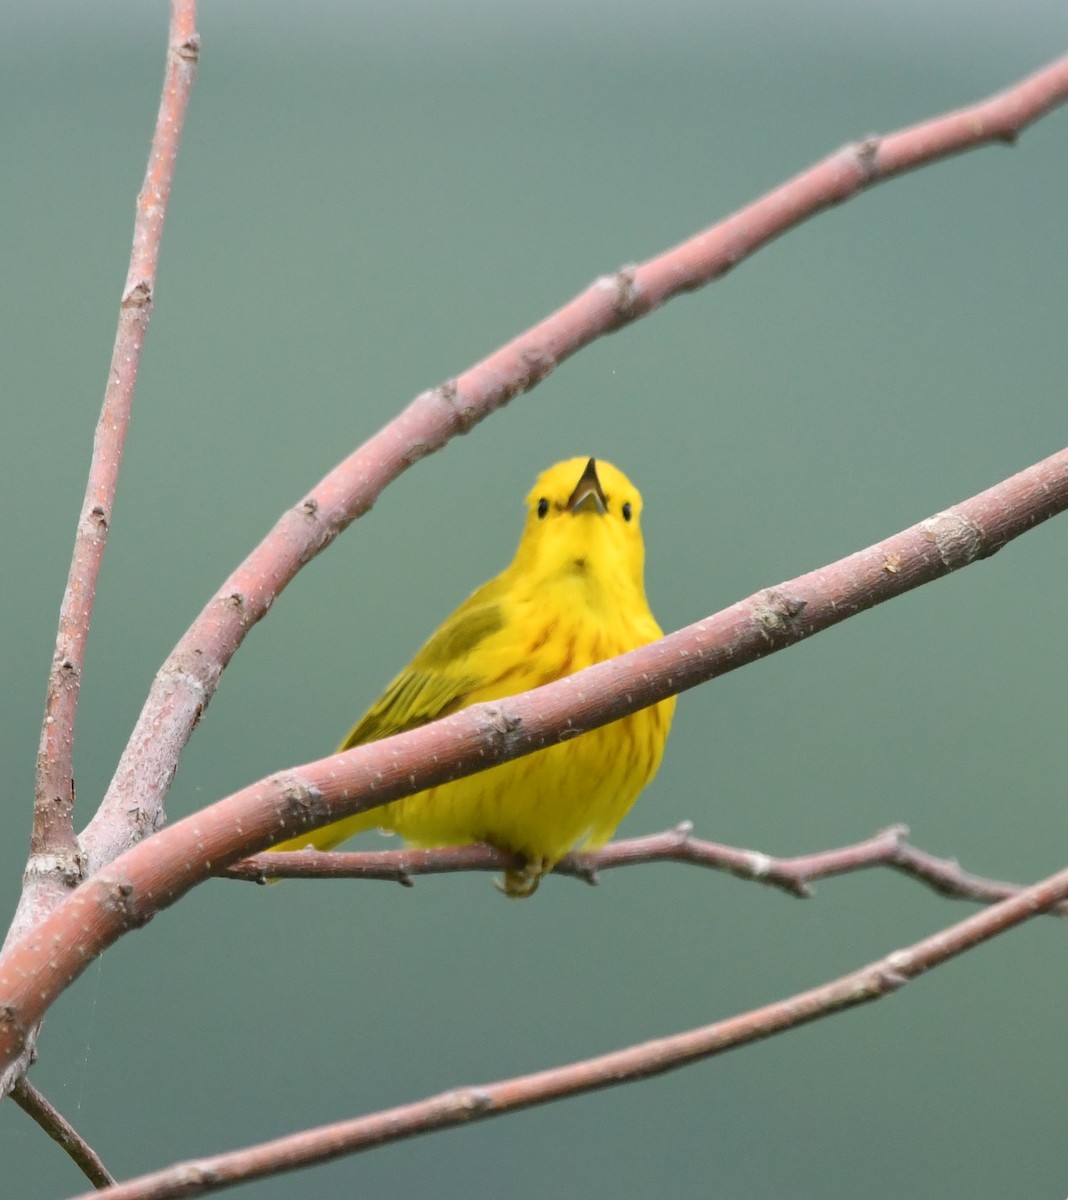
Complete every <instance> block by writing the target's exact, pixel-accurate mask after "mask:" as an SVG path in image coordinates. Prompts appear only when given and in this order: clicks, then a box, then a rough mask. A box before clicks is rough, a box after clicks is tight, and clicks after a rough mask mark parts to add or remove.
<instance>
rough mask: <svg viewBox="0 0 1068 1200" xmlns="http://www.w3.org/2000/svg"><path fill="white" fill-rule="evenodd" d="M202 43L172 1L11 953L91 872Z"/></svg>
mask: <svg viewBox="0 0 1068 1200" xmlns="http://www.w3.org/2000/svg"><path fill="white" fill-rule="evenodd" d="M199 45H200V43H199V38H198V35H197V32H196V0H172V6H171V20H170V27H169V32H168V39H167V64H166V71H165V75H164V82H163V94H162V97H161V99H160V107H159V116H158V118H157V120H156V129H155V133H154V135H153V138H152V146H151V149H150V152H149V159H148V169H147V171H146V173H145V180H144V184H143V185H142V188H141V192H140V193H139V195H138V197H137V209H136V215H135V219H134V233H133V248H132V250H131V253H130V266H129V271H128V272H127V276H126V284H125V286H124V288H123V292H122V298H121V301H120V304H119V323H118V329H117V331H116V334H115V345H114V349H113V351H112V357H111V367H110V370H109V372H108V382H107V385H106V387H105V390H104V402H103V406H102V408H101V412H100V419H99V422H98V424H97V428H96V434H95V436H94V439H93V455H92V459H91V463H90V467H89V480H88V484H87V486H86V491H85V499H84V501H83V503H82V511H81V516H80V518H79V521H78V529H77V533H76V535H75V541H74V553H73V555H72V558H71V565H70V573H69V575H68V577H67V587H66V591H65V592H64V594H63V601H62V605H61V607H60V615H59V628H58V631H57V634H56V648H55V653H54V655H53V658H52V667H51V670H50V672H49V676H48V689H47V693H46V698H45V714H44V722H43V724H42V727H41V741H40V747H39V750H38V754H37V779H36V785H35V794H34V814H33V832H32V835H31V841H30V858H29V861H28V863H27V864H26V871H25V874H24V882H23V887H22V893H21V895H20V897H19V904H18V908H17V910H16V912H15V916H14V918H13V920H12V922H11V925H10V927H9V928H8V931H7V937H6V939H5V941H4V947H5V948H6V947H7V946H9V945H12V944H13V943H14V942H16V941H17V940H18V939H19V938H20V937H22V936H23V934H25V933H26V932H27V931H28V930H30V929H32V928H33V927H34V926H35V925H36V924H37V923H38V922H39V921H40V920H42V919H43V918H44V916H45V915H46V914H47V913H49V912H51V911H52V909H53V908H54V907H55V906H56V904H58V903H59V902H60V901H61V900H62V899H63V898H64V896H66V895H67V894H68V893H69V891H70V889H71V887H73V886H74V885H75V884H76V883H77V882H78V880H79V879H80V878H81V877H82V875H83V874H84V869H85V862H86V857H85V855H84V854H83V853H82V851H81V850H80V849H79V847H78V843H77V841H76V839H75V837H74V825H73V822H74V772H73V763H72V759H73V752H74V727H75V720H76V717H77V710H78V693H79V689H80V686H81V673H82V665H83V663H84V660H85V646H86V641H87V639H88V636H89V625H90V622H91V620H92V615H93V602H94V599H95V597H96V584H97V579H98V577H99V574H100V564H101V561H102V559H103V555H104V547H105V545H106V542H107V534H108V525H109V523H110V520H111V509H112V503H113V501H114V497H115V487H116V483H117V480H118V474H119V466H120V463H121V461H122V452H123V448H124V446H125V443H126V430H127V428H128V426H129V420H130V407H131V404H132V402H133V393H134V387H135V385H136V383H137V372H138V368H139V367H140V363H141V348H142V346H143V345H144V339H145V332H146V330H147V328H148V321H149V317H150V315H151V310H152V294H153V290H154V288H155V280H156V267H157V264H158V261H159V247H160V240H161V238H162V235H163V221H164V217H165V215H166V211H167V201H168V199H169V197H170V189H171V181H172V179H173V178H174V164H175V159H176V157H177V153H178V145H179V142H180V140H181V134H182V124H183V122H184V119H185V112H186V108H187V107H188V103H189V95H190V92H191V90H192V86H193V80H194V78H195V75H196V64H197V55H198V52H199ZM34 1036H35V1031H34V1030H33V1029H32V1028H27V1029H26V1030H25V1056H24V1058H23V1060H22V1062H21V1063H20V1064H19V1065H18V1066H17V1067H16V1068H15V1070H14V1071H11V1072H9V1073H8V1074H7V1075H4V1076H0V1096H2V1095H3V1094H4V1092H5V1090H6V1088H7V1085H10V1083H11V1082H12V1080H13V1079H14V1078H17V1076H18V1075H19V1074H20V1073H21V1071H23V1070H25V1068H26V1066H28V1064H29V1054H30V1052H31V1051H32V1048H33V1040H34Z"/></svg>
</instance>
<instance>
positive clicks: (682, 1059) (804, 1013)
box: [78, 869, 1068, 1200]
mask: <svg viewBox="0 0 1068 1200" xmlns="http://www.w3.org/2000/svg"><path fill="white" fill-rule="evenodd" d="M1065 897H1068V869H1066V870H1063V871H1060V872H1058V873H1057V874H1056V875H1052V876H1050V878H1048V879H1046V880H1044V881H1043V882H1042V883H1038V884H1035V885H1034V886H1032V887H1028V888H1024V889H1023V890H1022V891H1021V892H1020V893H1019V894H1018V895H1017V896H1013V897H1012V898H1011V899H1008V900H1002V901H1001V902H1000V903H998V904H995V905H993V906H992V907H991V908H988V909H985V910H984V911H982V912H979V913H975V914H973V915H972V916H970V917H967V918H966V919H965V920H963V921H960V922H958V923H957V924H955V925H951V926H950V927H949V928H947V929H943V930H940V931H939V932H938V933H935V934H933V935H931V936H930V937H927V938H924V939H923V940H922V941H919V942H916V943H914V944H913V945H911V946H909V947H907V948H905V949H903V950H895V951H893V952H892V953H890V954H887V955H886V956H885V957H883V958H881V959H879V960H877V961H876V962H872V963H869V964H868V965H867V966H864V967H861V968H860V969H859V970H856V971H852V972H850V973H849V974H848V975H843V976H841V977H840V978H838V979H834V980H832V981H830V982H829V983H825V984H822V985H821V986H819V987H815V988H811V989H810V990H809V991H805V992H800V993H798V994H797V995H794V996H790V997H788V998H787V999H785V1000H779V1001H777V1002H775V1003H774V1004H769V1005H766V1006H765V1007H764V1008H758V1009H754V1010H752V1011H751V1012H747V1013H742V1014H741V1015H739V1016H736V1017H730V1018H728V1019H727V1020H725V1021H717V1022H715V1023H714V1024H712V1025H705V1026H702V1027H700V1028H697V1029H691V1030H687V1031H686V1032H683V1033H676V1034H672V1035H670V1036H668V1037H662V1038H657V1039H655V1040H654V1041H648V1042H642V1043H640V1044H638V1045H635V1046H628V1047H626V1048H625V1049H622V1050H616V1051H613V1052H612V1053H609V1054H602V1055H598V1056H597V1057H596V1058H589V1059H585V1060H583V1061H580V1062H573V1063H568V1064H567V1065H565V1066H562V1067H554V1068H552V1069H550V1070H546V1071H538V1072H535V1073H534V1074H531V1075H520V1076H517V1077H515V1078H512V1079H505V1080H501V1081H499V1082H496V1083H487V1084H481V1085H475V1086H473V1087H462V1088H457V1089H455V1090H453V1091H449V1092H443V1093H440V1094H439V1095H436V1096H430V1097H427V1098H426V1099H424V1100H419V1101H417V1102H415V1103H413V1104H405V1105H401V1106H399V1107H397V1108H390V1109H385V1110H383V1111H381V1112H376V1113H371V1114H370V1115H368V1116H364V1117H356V1118H354V1119H351V1120H347V1121H338V1122H336V1123H334V1124H331V1125H323V1126H319V1127H318V1128H314V1129H307V1130H304V1131H302V1132H301V1133H295V1134H290V1135H288V1136H287V1137H281V1138H277V1139H275V1140H274V1141H270V1142H264V1143H262V1144H260V1145H258V1146H251V1147H248V1148H246V1149H243V1150H235V1151H231V1152H229V1153H226V1154H217V1155H214V1156H212V1157H211V1158H200V1159H193V1160H190V1161H187V1162H184V1163H179V1164H177V1165H176V1166H173V1167H169V1168H167V1169H166V1170H162V1171H156V1172H153V1173H152V1174H150V1175H143V1176H141V1177H140V1178H139V1179H133V1180H130V1181H128V1182H126V1183H121V1184H118V1185H117V1186H116V1187H114V1188H110V1189H108V1190H107V1191H106V1192H104V1194H103V1195H104V1200H170V1198H171V1197H178V1196H182V1197H187V1196H202V1195H205V1194H207V1193H209V1192H216V1191H222V1190H223V1189H224V1188H228V1187H233V1186H235V1185H236V1184H239V1183H247V1182H249V1181H250V1180H253V1179H261V1178H263V1177H264V1176H268V1175H278V1174H281V1173H282V1172H284V1171H293V1170H297V1169H298V1168H301V1167H307V1166H311V1165H312V1164H315V1163H322V1162H327V1161H329V1160H330V1159H335V1158H340V1157H342V1156H344V1155H350V1154H356V1153H359V1152H360V1151H364V1150H370V1149H374V1148H377V1147H379V1146H384V1145H388V1144H390V1143H393V1142H398V1141H403V1140H405V1139H407V1138H411V1137H416V1136H418V1135H420V1134H425V1133H434V1132H437V1131H439V1130H445V1129H450V1128H455V1127H457V1126H460V1125H468V1124H470V1123H471V1122H473V1121H481V1120H488V1119H489V1118H490V1117H499V1116H503V1115H504V1114H506V1113H511V1112H518V1111H520V1110H522V1109H524V1108H531V1107H533V1106H534V1105H537V1104H546V1103H548V1102H550V1101H554V1100H562V1099H567V1098H569V1097H572V1096H578V1095H582V1094H584V1093H587V1092H593V1091H599V1090H602V1089H604V1088H608V1087H615V1086H617V1085H618V1084H623V1083H631V1082H634V1081H637V1080H640V1079H649V1078H652V1077H654V1076H657V1075H662V1074H664V1073H665V1072H667V1071H673V1070H676V1069H678V1068H679V1067H684V1066H688V1065H690V1064H691V1063H695V1062H700V1061H701V1060H703V1059H707V1058H712V1057H714V1056H715V1055H718V1054H722V1053H724V1052H725V1051H727V1050H733V1049H736V1048H737V1047H739V1046H744V1045H747V1044H748V1043H750V1042H756V1041H760V1040H762V1039H764V1038H769V1037H773V1036H775V1035H776V1034H780V1033H784V1032H786V1031H787V1030H790V1029H796V1028H798V1027H799V1026H801V1025H807V1024H809V1023H810V1022H812V1021H817V1020H820V1019H821V1018H823V1017H827V1016H831V1015H833V1014H834V1013H837V1012H840V1011H842V1010H843V1009H847V1008H855V1007H857V1006H858V1005H861V1004H867V1003H869V1002H870V1001H873V1000H879V999H881V998H882V997H883V996H887V995H890V994H891V993H892V992H895V991H897V990H899V989H900V988H901V987H903V986H904V985H905V984H906V983H908V982H910V981H911V980H913V979H915V978H916V977H917V976H919V975H921V974H923V972H925V971H929V970H931V968H933V967H937V966H940V965H941V964H942V963H944V962H947V961H948V960H949V959H951V958H954V957H956V956H957V955H958V954H962V953H964V952H965V951H967V950H970V949H973V948H974V947H975V946H978V945H979V944H980V943H982V942H984V941H986V940H988V939H989V938H992V937H994V936H996V935H997V934H999V933H1004V932H1005V931H1006V930H1008V929H1011V928H1013V927H1014V926H1017V925H1020V924H1022V923H1023V922H1024V921H1028V920H1030V919H1031V918H1032V917H1034V916H1037V915H1038V914H1039V913H1042V912H1045V911H1046V910H1047V909H1049V908H1051V907H1052V906H1053V905H1055V904H1057V903H1059V902H1062V901H1063V900H1064V899H1065ZM78 1200H92V1198H91V1197H89V1196H86V1197H79V1198H78Z"/></svg>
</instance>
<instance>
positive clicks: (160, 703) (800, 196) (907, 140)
mask: <svg viewBox="0 0 1068 1200" xmlns="http://www.w3.org/2000/svg"><path fill="white" fill-rule="evenodd" d="M1066 96H1068V58H1065V59H1062V60H1060V61H1059V62H1056V63H1054V64H1052V65H1051V66H1049V67H1046V68H1045V69H1043V70H1041V71H1038V72H1036V73H1035V74H1034V75H1032V76H1030V77H1029V78H1027V79H1025V80H1022V81H1021V82H1020V83H1018V84H1016V85H1015V86H1014V87H1012V88H1010V89H1008V90H1007V91H1005V92H1002V93H1001V94H999V95H997V96H994V97H992V98H990V99H988V100H985V101H983V102H981V103H980V104H977V105H974V106H972V107H970V108H966V109H961V110H959V111H957V112H953V113H949V114H947V115H945V116H942V117H938V118H936V119H934V120H931V121H927V122H925V123H923V124H920V125H915V126H912V127H911V128H908V129H904V130H901V131H900V132H898V133H894V134H890V135H887V136H886V137H883V138H870V139H868V140H867V141H865V142H863V143H861V144H857V145H851V146H847V147H845V148H844V149H842V150H840V151H837V152H836V153H834V154H832V155H831V156H830V157H829V158H827V159H825V160H824V161H822V162H820V163H817V164H816V165H815V166H813V167H810V168H809V169H808V170H806V171H803V172H802V173H801V174H799V175H797V176H795V178H793V179H792V180H790V181H789V182H787V183H785V184H783V185H782V186H781V187H779V188H777V189H775V190H774V191H772V192H770V193H768V195H766V196H764V197H762V198H761V199H759V200H757V201H755V202H754V203H753V204H750V205H748V206H747V207H746V208H744V209H742V210H741V211H740V212H738V213H735V214H734V215H733V216H731V217H728V218H727V219H726V220H724V221H721V222H720V223H719V224H717V225H714V226H712V227H711V228H709V229H707V230H705V231H704V232H702V233H700V234H698V235H696V236H695V237H692V238H690V239H689V240H687V241H685V242H683V243H681V244H680V245H678V246H676V247H674V248H673V249H671V250H668V251H667V252H665V253H664V254H661V255H659V256H657V257H656V258H653V259H650V260H649V261H648V262H645V263H643V264H641V265H640V266H636V267H627V268H624V269H622V270H620V271H619V272H617V273H616V274H615V275H612V276H608V277H605V278H603V279H600V280H598V281H597V282H596V283H594V284H593V285H592V286H591V287H589V288H587V289H586V291H584V292H582V293H581V294H580V295H579V296H577V297H576V298H575V299H573V300H571V301H570V302H569V303H567V304H566V305H564V307H563V308H561V309H559V310H558V311H557V312H555V313H553V314H552V315H551V316H549V317H547V318H545V320H543V321H541V322H540V323H539V324H537V325H535V326H534V327H533V328H531V329H529V330H528V331H527V332H526V333H523V334H521V335H520V336H519V337H517V338H516V339H515V340H514V341H512V342H510V343H508V345H506V346H504V347H502V348H501V349H500V350H497V351H496V352H494V353H493V354H491V355H490V356H489V357H488V358H486V359H484V360H483V361H482V362H481V363H479V364H477V365H476V366H474V367H472V368H471V369H469V370H468V371H466V372H464V373H463V374H462V375H460V376H459V377H458V378H456V379H455V380H452V381H450V382H449V383H447V384H445V385H443V386H442V387H439V388H435V389H434V390H432V391H429V392H425V393H423V394H422V395H420V396H418V397H417V398H416V399H415V400H414V401H412V403H411V404H410V405H409V406H408V407H407V408H406V409H405V410H404V411H403V412H402V413H401V414H400V415H399V416H398V417H397V418H396V419H395V420H394V421H392V422H391V423H390V424H389V425H387V426H386V427H385V428H384V429H383V430H381V431H380V432H379V433H378V434H376V435H375V436H374V437H373V438H371V439H370V441H368V442H367V443H365V444H364V445H363V446H362V447H360V449H358V450H357V451H355V452H354V453H353V454H352V455H350V456H349V458H347V459H346V460H345V461H344V462H342V463H341V464H340V465H339V466H338V467H337V468H335V469H334V470H333V471H331V472H330V474H329V475H327V476H326V478H325V479H323V480H322V482H321V483H319V484H318V485H317V486H316V487H315V488H314V489H313V491H312V492H311V493H309V495H308V496H307V497H306V498H305V499H304V500H303V501H302V502H301V503H300V504H299V505H297V506H296V507H295V508H293V509H291V510H290V511H289V512H287V513H286V514H284V516H283V517H282V518H281V520H280V521H279V522H278V523H277V525H276V526H275V527H274V529H273V530H272V531H271V532H270V533H269V534H268V536H267V537H266V538H265V539H264V541H263V542H261V543H260V545H259V546H257V547H256V549H255V550H253V552H252V553H251V554H250V555H249V557H248V558H247V559H246V560H245V561H244V562H243V563H242V564H241V565H240V566H239V567H238V568H237V570H236V571H235V572H234V573H233V574H232V575H231V576H230V578H229V579H227V581H226V582H225V583H224V584H223V586H222V587H221V588H220V589H219V591H218V592H217V593H216V595H215V597H214V598H213V599H212V600H211V602H210V603H209V604H208V606H207V608H205V609H204V611H203V612H202V613H201V614H200V615H199V616H198V617H197V619H196V621H195V622H194V623H193V625H192V626H191V627H190V629H189V630H188V631H187V632H186V634H185V635H184V636H183V637H182V639H181V641H180V642H179V643H178V645H177V646H176V647H175V649H174V651H173V652H172V654H171V656H170V657H169V658H168V659H167V661H166V663H164V665H163V667H162V668H161V670H160V672H159V674H158V675H157V677H156V680H155V682H154V683H153V686H152V689H151V691H150V693H149V696H148V699H147V700H146V702H145V706H144V708H143V710H142V712H141V715H140V717H139V719H138V722H137V725H136V727H135V729H134V731H133V734H132V736H131V738H130V741H129V743H128V745H127V747H126V750H125V751H124V753H123V756H122V759H121V761H120V763H119V767H118V770H117V772H116V775H115V778H114V779H113V781H112V784H111V787H110V788H109V789H108V792H107V795H106V797H105V799H104V802H103V804H102V806H101V808H100V810H99V811H98V813H97V815H96V816H95V817H94V819H93V820H92V822H91V823H90V824H89V826H88V828H87V829H86V831H85V834H84V836H83V848H84V849H85V852H86V854H87V856H88V859H89V864H90V868H91V869H96V868H97V867H99V866H101V865H102V864H104V863H106V862H109V861H111V860H112V859H113V858H114V857H115V856H116V855H117V854H119V853H120V852H121V851H123V850H125V849H126V848H128V847H129V846H130V845H132V844H133V843H135V842H136V841H137V840H139V839H140V838H141V837H143V836H144V835H145V834H146V833H149V832H151V831H152V830H153V829H155V828H157V827H158V825H159V824H160V823H161V821H162V806H163V802H164V799H165V797H166V793H167V789H168V787H169V785H170V781H171V779H172V777H173V775H174V772H175V770H176V767H177V763H178V758H179V755H180V754H181V752H182V748H183V747H184V746H185V743H186V742H187V741H188V739H189V736H190V734H191V733H192V730H193V728H194V726H195V725H196V723H197V721H198V720H199V719H200V716H201V714H202V713H203V711H204V709H205V707H206V706H207V704H208V703H209V701H210V700H211V697H212V696H213V695H214V692H215V688H216V686H217V685H218V681H219V677H220V675H221V673H222V671H223V670H224V669H225V667H226V665H227V664H228V663H229V661H230V659H231V657H232V656H233V654H234V653H235V652H236V650H237V647H238V646H239V645H240V644H241V642H242V640H243V639H244V637H245V634H246V633H247V632H248V630H249V629H250V628H251V627H252V626H253V625H254V624H255V623H256V622H257V621H259V620H260V619H261V618H262V617H263V616H264V615H265V613H266V612H267V611H268V609H269V608H270V606H271V604H272V603H273V601H274V600H275V598H276V597H277V596H278V595H279V593H280V592H281V591H282V590H283V589H284V588H285V586H286V585H287V584H288V583H289V581H290V580H291V579H292V578H293V576H294V575H295V574H296V572H297V571H298V570H299V569H300V567H301V566H303V565H304V564H305V563H306V562H308V561H309V559H311V558H313V557H314V556H315V555H316V554H318V553H319V552H320V551H321V550H322V549H323V548H324V547H325V546H326V545H328V544H329V543H330V542H331V541H332V540H333V539H334V538H335V537H336V536H337V535H338V533H340V532H341V530H343V529H344V528H345V527H346V526H347V525H348V524H349V523H350V522H351V521H353V520H355V519H356V518H357V517H359V516H360V515H362V514H363V513H365V512H366V511H367V510H368V509H369V508H370V507H371V505H372V504H373V503H374V501H375V500H376V499H377V497H378V495H379V494H380V493H381V491H382V489H383V488H384V487H385V486H386V484H388V483H389V482H390V481H391V480H393V479H395V478H396V477H397V476H398V475H399V474H400V473H401V472H402V471H403V470H405V469H406V468H407V467H408V466H410V465H411V464H412V463H413V462H415V461H416V460H417V459H419V458H421V457H423V456H424V455H426V454H429V453H431V452H432V451H435V450H438V449H440V448H441V447H442V446H443V445H445V444H446V442H448V441H449V440H450V439H451V438H452V437H454V436H455V435H456V434H458V433H464V432H466V431H467V430H469V429H471V428H472V426H474V425H475V424H477V423H478V422H479V421H481V420H482V419H483V418H484V417H486V416H488V415H489V414H490V413H491V412H493V411H494V410H495V409H497V408H499V407H501V406H502V405H503V404H505V403H507V401H509V400H510V399H512V398H513V397H514V396H517V395H519V394H520V393H522V392H525V391H528V390H529V389H530V388H532V387H533V386H534V385H535V384H536V383H538V382H539V380H541V379H542V378H543V377H544V376H545V375H547V374H548V373H549V372H550V371H551V370H552V369H553V368H554V367H555V366H556V365H557V364H559V363H561V362H563V361H564V360H565V359H567V358H569V357H570V356H571V355H572V354H574V353H575V352H576V351H578V350H580V349H581V348H582V347H583V346H585V345H587V344H588V343H589V342H591V341H593V340H594V339H596V338H598V337H601V336H602V335H604V334H606V333H611V332H613V331H614V330H616V329H619V328H620V327H621V326H623V325H625V324H627V323H628V322H630V321H632V320H634V319H636V318H637V317H640V316H644V315H645V314H646V313H648V312H651V311H652V310H653V309H655V308H658V307H659V306H660V305H662V304H664V303H665V302H666V301H667V300H670V299H671V298H672V297H673V296H676V295H678V294H679V293H681V292H687V291H692V290H693V289H694V288H697V287H701V286H702V285H703V284H705V283H708V282H709V281H710V280H712V279H715V278H717V277H718V276H720V275H723V274H724V273H725V272H726V271H728V270H729V269H730V268H731V267H733V266H734V265H735V264H737V263H738V262H740V261H741V260H742V259H744V258H746V257H748V256H749V255H750V254H752V253H754V251H756V250H758V249H759V248H760V247H761V246H764V245H766V244H767V243H768V242H769V241H771V240H772V239H774V238H775V237H777V236H778V235H779V234H781V233H783V232H785V231H786V230H788V229H790V228H792V227H793V226H795V225H797V224H799V223H800V222H801V221H803V220H805V219H807V218H808V217H810V216H812V215H814V214H815V213H818V212H821V211H823V210H824V209H826V208H828V207H830V206H832V205H835V204H839V203H841V202H842V201H843V200H846V199H849V198H850V197H851V196H854V195H856V194H857V193H859V192H860V191H862V190H864V189H865V188H867V187H869V186H871V185H872V184H873V183H876V182H879V181H881V180H884V179H889V178H892V177H893V176H895V175H897V174H900V173H901V172H902V171H906V170H910V169H912V168H914V167H917V166H919V165H921V164H923V163H927V162H932V161H934V160H936V159H938V158H941V157H945V156H946V155H950V154H955V153H959V152H960V151H963V150H967V149H969V148H972V147H975V146H979V145H982V144H984V143H986V142H990V141H1007V140H1011V138H1012V137H1014V136H1015V135H1016V134H1017V133H1018V132H1020V131H1021V130H1022V129H1024V128H1025V127H1026V126H1027V125H1028V124H1030V123H1031V122H1032V121H1034V120H1036V119H1037V118H1038V117H1040V116H1041V115H1042V114H1043V113H1045V112H1047V111H1048V110H1049V109H1051V108H1052V107H1054V106H1055V105H1056V104H1059V103H1061V102H1062V101H1063V100H1064V99H1065V97H1066Z"/></svg>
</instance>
